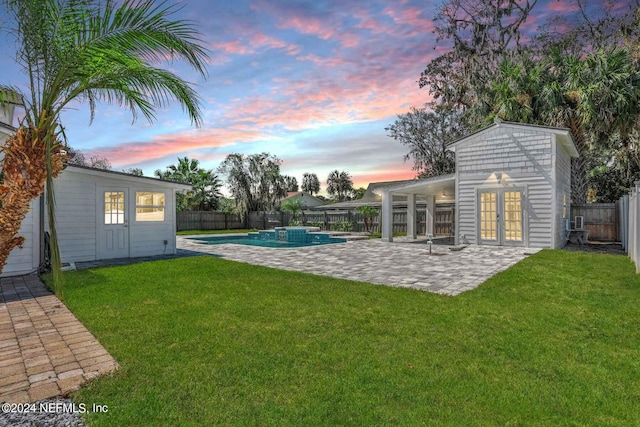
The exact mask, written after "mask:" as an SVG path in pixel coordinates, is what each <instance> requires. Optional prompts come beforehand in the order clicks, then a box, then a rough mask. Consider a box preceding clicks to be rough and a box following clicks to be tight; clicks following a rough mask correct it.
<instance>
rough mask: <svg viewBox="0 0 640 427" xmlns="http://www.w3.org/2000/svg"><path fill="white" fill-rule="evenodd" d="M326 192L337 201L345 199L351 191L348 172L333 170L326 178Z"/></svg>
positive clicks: (351, 182) (351, 183)
mask: <svg viewBox="0 0 640 427" xmlns="http://www.w3.org/2000/svg"><path fill="white" fill-rule="evenodd" d="M327 193H329V196H331V197H332V198H334V199H336V200H337V201H338V202H342V201H345V200H347V198H348V197H349V195H350V194H351V193H353V181H352V180H351V175H350V174H349V172H345V171H342V172H340V171H338V170H334V171H333V172H331V173H329V177H328V178H327Z"/></svg>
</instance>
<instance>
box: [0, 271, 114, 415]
mask: <svg viewBox="0 0 640 427" xmlns="http://www.w3.org/2000/svg"><path fill="white" fill-rule="evenodd" d="M117 368H118V364H117V363H116V361H115V360H114V359H113V358H112V357H111V356H110V355H109V353H108V352H107V351H106V350H105V349H104V347H102V345H100V343H99V342H98V341H97V340H96V339H95V338H94V337H93V335H91V333H90V332H89V331H88V330H87V329H86V328H85V327H84V325H83V324H82V323H80V321H79V320H78V319H77V318H76V317H75V316H74V315H73V313H71V312H70V311H69V309H68V308H67V307H66V306H65V305H64V304H63V303H62V302H61V301H60V300H59V299H58V297H56V296H55V295H53V294H52V293H51V292H49V291H48V290H47V289H46V288H45V286H44V284H43V283H42V282H41V281H40V279H39V278H38V277H37V276H35V275H29V276H20V277H9V278H2V279H0V402H9V403H26V402H35V401H37V400H41V399H46V398H50V397H55V396H59V395H66V394H68V393H70V392H72V391H75V390H77V389H78V388H79V387H80V386H81V385H82V384H83V383H85V382H87V381H89V380H91V379H93V378H95V377H96V376H98V375H101V374H105V373H108V372H113V371H114V370H116V369H117Z"/></svg>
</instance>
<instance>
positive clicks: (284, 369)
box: [65, 251, 640, 426]
mask: <svg viewBox="0 0 640 427" xmlns="http://www.w3.org/2000/svg"><path fill="white" fill-rule="evenodd" d="M65 278H66V291H65V292H66V293H65V296H66V302H67V304H68V306H69V307H70V308H71V310H72V311H73V312H74V313H75V314H76V315H77V316H78V317H79V318H80V320H81V321H83V322H84V324H85V325H86V326H87V327H88V328H89V329H90V330H91V331H92V332H93V333H94V334H95V335H96V336H97V338H98V339H99V340H100V342H101V343H102V344H103V345H104V346H105V347H106V348H107V350H109V352H110V353H111V354H112V355H113V356H114V357H115V358H116V359H117V360H118V362H119V363H120V365H121V369H120V371H119V372H117V373H116V374H114V375H112V376H110V377H105V378H101V379H98V380H96V381H94V382H93V383H91V384H90V385H89V386H87V387H85V388H83V389H81V390H80V391H78V392H77V393H76V394H75V396H74V400H75V401H76V402H78V403H80V402H84V403H86V404H88V406H89V405H90V404H92V403H96V404H106V405H108V407H109V412H108V413H107V414H94V415H92V416H91V417H90V418H89V419H88V421H90V422H91V424H90V425H104V426H122V425H135V426H141V425H151V426H158V425H180V426H185V425H204V426H209V425H219V424H225V425H274V426H282V425H295V426H297V425H310V426H317V425H331V426H333V425H357V426H361V425H394V426H395V425H398V426H399V425H403V426H404V425H437V426H439V425H451V426H485V425H509V426H523V425H526V426H530V425H544V426H559V425H575V426H583V425H612V426H614V425H615V426H617V425H640V381H639V380H638V379H639V378H640V316H639V314H640V279H639V278H638V276H636V275H635V274H634V269H633V266H632V264H631V263H630V262H629V261H628V260H627V259H626V258H625V257H622V256H609V255H594V254H585V253H572V252H561V251H542V252H541V253H539V254H537V255H534V256H531V257H529V258H528V259H526V260H524V261H523V262H521V263H519V264H518V265H516V266H515V267H513V268H511V269H509V270H507V271H506V272H503V273H501V274H499V275H498V276H496V277H494V278H493V279H491V280H489V281H488V282H487V283H485V284H483V285H482V286H480V287H479V288H478V289H475V290H473V291H470V292H466V293H464V294H462V295H460V296H457V297H445V296H439V295H434V294H429V293H425V292H419V291H413V290H409V289H395V288H390V287H385V286H375V285H369V284H366V283H357V282H351V281H347V280H336V279H331V278H325V277H318V276H313V275H308V274H301V273H291V272H285V271H280V270H275V269H269V268H264V267H255V266H250V265H247V264H240V263H236V262H231V261H226V260H222V259H216V258H212V257H195V258H183V259H176V260H170V261H158V262H149V263H141V264H135V265H131V266H126V267H113V268H103V269H94V270H84V271H78V272H73V273H67V274H66V276H65Z"/></svg>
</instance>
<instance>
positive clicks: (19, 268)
mask: <svg viewBox="0 0 640 427" xmlns="http://www.w3.org/2000/svg"><path fill="white" fill-rule="evenodd" d="M54 188H55V195H56V227H57V232H58V244H59V247H60V256H61V259H62V262H63V263H68V264H70V263H75V262H82V261H95V260H104V259H112V258H134V257H142V256H153V255H170V254H175V253H176V209H175V195H176V192H178V191H185V190H190V189H191V186H190V185H185V184H180V183H175V182H170V181H162V180H159V179H155V178H149V177H141V176H135V175H130V174H126V173H121V172H114V171H106V170H101V169H95V168H88V167H83V166H74V165H69V166H67V168H66V169H65V170H64V171H63V172H62V174H61V175H60V176H59V177H58V178H57V179H56V180H55V181H54ZM44 213H45V209H43V207H42V206H41V201H40V200H34V201H33V202H32V204H31V211H30V212H29V214H28V215H27V217H26V218H25V220H24V221H23V223H22V229H21V235H22V236H23V237H25V243H24V245H23V247H22V248H16V249H14V250H13V251H12V253H11V255H10V256H9V259H8V261H7V265H6V266H5V268H4V269H3V271H2V276H12V275H19V274H28V273H32V272H34V271H36V270H37V269H38V267H39V266H40V264H41V262H42V261H43V259H42V258H43V255H42V254H44V245H45V239H44V238H43V236H44V233H41V230H42V229H43V224H46V221H45V219H44V217H43V216H42V214H44ZM44 229H45V230H47V227H44Z"/></svg>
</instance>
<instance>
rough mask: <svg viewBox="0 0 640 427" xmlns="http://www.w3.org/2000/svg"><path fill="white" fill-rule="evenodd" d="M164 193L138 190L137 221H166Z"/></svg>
mask: <svg viewBox="0 0 640 427" xmlns="http://www.w3.org/2000/svg"><path fill="white" fill-rule="evenodd" d="M164 199H165V197H164V193H153V192H151V191H138V192H136V221H142V222H152V221H154V222H160V221H164Z"/></svg>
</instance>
